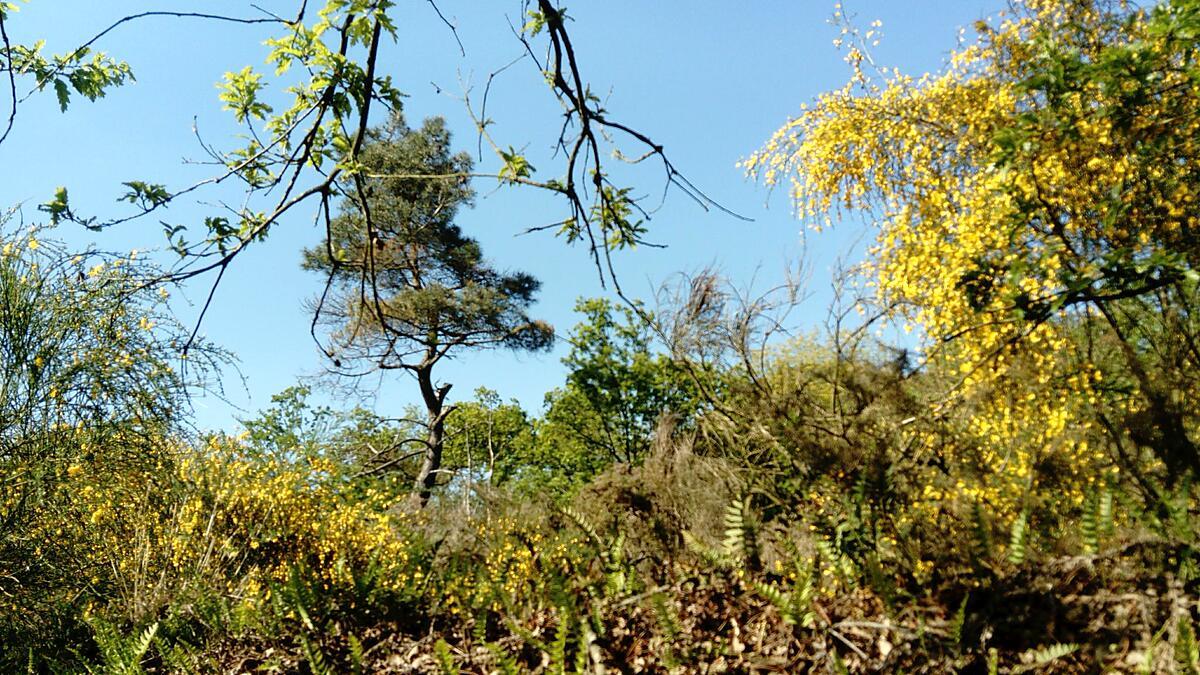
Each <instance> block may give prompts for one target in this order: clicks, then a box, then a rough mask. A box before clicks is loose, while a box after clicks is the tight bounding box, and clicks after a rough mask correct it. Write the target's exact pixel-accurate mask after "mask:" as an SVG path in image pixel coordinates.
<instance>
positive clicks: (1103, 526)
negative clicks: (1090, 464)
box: [1096, 475, 1116, 537]
mask: <svg viewBox="0 0 1200 675" xmlns="http://www.w3.org/2000/svg"><path fill="white" fill-rule="evenodd" d="M1113 483H1114V480H1113V477H1112V476H1111V475H1110V476H1109V477H1108V479H1107V480H1105V481H1104V487H1103V488H1102V489H1101V490H1100V499H1099V504H1097V508H1096V516H1097V523H1096V525H1097V530H1096V531H1097V532H1098V533H1099V534H1100V535H1101V536H1105V537H1111V536H1112V535H1113V532H1114V531H1115V529H1116V521H1115V519H1114V518H1113Z"/></svg>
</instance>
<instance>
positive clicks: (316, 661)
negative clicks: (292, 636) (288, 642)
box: [299, 633, 334, 675]
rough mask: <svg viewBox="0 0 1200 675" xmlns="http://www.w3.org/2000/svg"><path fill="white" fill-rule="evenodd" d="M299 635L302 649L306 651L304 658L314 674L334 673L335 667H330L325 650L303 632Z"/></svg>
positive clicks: (326, 674) (327, 674) (329, 674)
mask: <svg viewBox="0 0 1200 675" xmlns="http://www.w3.org/2000/svg"><path fill="white" fill-rule="evenodd" d="M299 637H300V649H301V650H303V651H304V660H305V661H307V662H308V668H309V670H311V671H312V672H313V675H334V672H333V669H332V668H330V667H329V662H328V661H327V660H326V659H325V652H324V651H322V650H321V648H320V647H319V646H318V645H314V644H313V643H312V642H311V641H309V639H308V637H307V636H306V635H304V634H303V633H302V634H300V636H299Z"/></svg>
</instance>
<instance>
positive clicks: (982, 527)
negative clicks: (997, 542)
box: [971, 502, 992, 563]
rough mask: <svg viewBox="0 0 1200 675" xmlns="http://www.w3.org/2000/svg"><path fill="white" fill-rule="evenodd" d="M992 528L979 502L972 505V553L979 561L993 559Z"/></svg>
mask: <svg viewBox="0 0 1200 675" xmlns="http://www.w3.org/2000/svg"><path fill="white" fill-rule="evenodd" d="M991 531H992V528H991V527H990V526H989V525H988V522H987V518H986V516H984V513H983V506H981V505H980V503H979V502H975V503H974V504H972V505H971V534H972V537H971V554H972V555H974V556H975V561H976V562H977V563H983V562H986V561H989V560H991V559H992V537H991Z"/></svg>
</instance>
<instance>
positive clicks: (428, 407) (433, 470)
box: [413, 365, 450, 508]
mask: <svg viewBox="0 0 1200 675" xmlns="http://www.w3.org/2000/svg"><path fill="white" fill-rule="evenodd" d="M416 374H417V384H418V385H420V387H421V398H422V399H423V400H424V401H425V423H426V431H425V455H424V457H422V459H421V468H420V469H418V470H417V476H416V478H415V479H414V480H413V503H414V504H415V505H416V506H417V507H421V508H423V507H424V506H425V504H427V503H428V502H429V496H430V494H432V492H433V486H434V483H435V482H436V481H437V473H438V469H440V468H441V467H442V448H443V446H444V445H445V442H446V413H447V412H448V411H447V410H446V408H445V401H446V394H448V393H450V385H448V384H443V385H442V386H440V387H437V388H436V389H435V388H434V386H433V367H432V365H427V366H422V367H420V368H418V369H417V371H416Z"/></svg>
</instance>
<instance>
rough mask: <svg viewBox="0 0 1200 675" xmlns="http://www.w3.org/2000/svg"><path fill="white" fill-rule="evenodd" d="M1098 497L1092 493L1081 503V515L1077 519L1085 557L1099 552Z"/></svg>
mask: <svg viewBox="0 0 1200 675" xmlns="http://www.w3.org/2000/svg"><path fill="white" fill-rule="evenodd" d="M1099 497H1100V495H1099V494H1096V493H1092V494H1090V495H1088V498H1087V499H1086V500H1084V502H1083V515H1082V516H1081V517H1080V519H1079V536H1080V538H1081V539H1083V552H1084V554H1085V555H1095V554H1096V553H1099V552H1100V524H1099V517H1100V513H1099V511H1100V499H1099Z"/></svg>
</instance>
